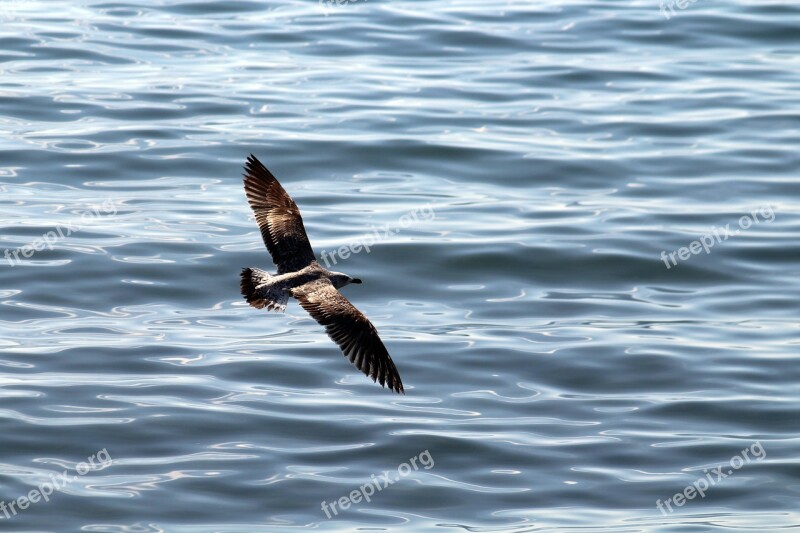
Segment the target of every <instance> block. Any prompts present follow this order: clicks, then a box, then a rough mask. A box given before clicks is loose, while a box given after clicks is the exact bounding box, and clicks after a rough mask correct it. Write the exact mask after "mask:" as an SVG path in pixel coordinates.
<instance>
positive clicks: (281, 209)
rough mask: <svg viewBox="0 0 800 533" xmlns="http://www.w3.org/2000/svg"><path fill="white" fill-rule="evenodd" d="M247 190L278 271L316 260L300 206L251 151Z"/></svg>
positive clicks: (282, 272) (301, 267) (246, 174)
mask: <svg viewBox="0 0 800 533" xmlns="http://www.w3.org/2000/svg"><path fill="white" fill-rule="evenodd" d="M244 191H245V194H247V201H248V202H249V203H250V207H252V208H253V212H254V213H255V215H256V222H257V223H258V227H259V229H260V230H261V237H263V239H264V244H266V245H267V250H269V253H270V255H271V256H272V261H273V262H274V263H275V266H277V267H278V273H279V274H284V273H286V272H294V271H296V270H301V269H303V268H304V267H306V266H308V265H309V264H310V263H311V262H312V261H314V251H313V250H312V249H311V244H310V243H309V242H308V236H307V235H306V228H305V226H303V218H302V217H301V216H300V209H298V208H297V204H296V203H294V200H292V197H291V196H289V194H288V193H287V192H286V191H285V190H284V189H283V187H281V184H280V183H278V180H277V179H275V176H273V175H272V173H271V172H270V171H269V170H267V167H265V166H264V165H262V164H261V161H259V160H258V159H256V157H255V156H254V155H252V154H251V155H250V157H248V158H247V164H246V165H245V175H244Z"/></svg>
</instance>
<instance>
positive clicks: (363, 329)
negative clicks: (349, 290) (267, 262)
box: [292, 278, 404, 393]
mask: <svg viewBox="0 0 800 533" xmlns="http://www.w3.org/2000/svg"><path fill="white" fill-rule="evenodd" d="M292 295H293V296H294V297H295V298H297V301H299V302H300V305H301V306H303V309H305V310H306V311H308V313H309V314H310V315H311V316H312V317H314V320H316V321H317V322H319V323H320V324H322V325H323V326H325V331H326V332H327V333H328V336H329V337H330V338H331V339H333V341H334V342H335V343H336V344H338V345H339V348H341V349H342V353H344V355H345V357H347V358H348V359H349V360H350V362H351V363H353V364H354V365H356V368H358V369H359V370H361V371H362V372H363V373H364V374H366V375H367V376H369V377H371V378H372V381H376V380H377V381H378V382H379V383H380V384H381V387H383V386H384V383H385V384H386V385H387V386H388V387H389V388H390V389H391V390H393V391H395V392H400V393H404V391H403V383H402V382H401V381H400V374H399V373H398V372H397V368H395V366H394V362H392V358H391V356H390V355H389V352H388V351H386V346H384V345H383V341H381V338H380V337H379V336H378V331H377V330H376V329H375V326H373V325H372V322H370V321H369V320H368V319H367V317H365V316H364V314H363V313H362V312H361V311H359V310H358V309H356V308H355V306H354V305H353V304H351V303H350V301H349V300H348V299H347V298H345V297H344V295H343V294H342V293H340V292H339V291H338V290H336V288H335V287H334V286H333V285H332V284H331V282H330V281H329V280H327V279H325V278H320V279H318V280H315V281H311V282H309V283H306V284H304V285H301V286H299V287H297V288H296V289H294V290H292Z"/></svg>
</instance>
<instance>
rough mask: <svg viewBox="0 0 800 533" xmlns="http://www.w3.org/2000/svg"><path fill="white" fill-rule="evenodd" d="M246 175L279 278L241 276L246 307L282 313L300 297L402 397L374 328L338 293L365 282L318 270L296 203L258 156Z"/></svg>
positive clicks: (248, 272) (253, 272) (365, 368)
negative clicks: (289, 302)
mask: <svg viewBox="0 0 800 533" xmlns="http://www.w3.org/2000/svg"><path fill="white" fill-rule="evenodd" d="M245 170H246V173H245V177H244V187H245V193H246V194H247V200H248V202H249V203H250V206H251V207H252V208H253V212H254V213H255V215H256V222H258V225H259V228H260V229H261V236H262V237H263V239H264V243H265V244H266V245H267V249H268V250H269V252H270V254H271V255H272V259H273V261H274V262H275V264H276V266H277V267H278V274H277V275H273V274H269V273H268V272H265V271H263V270H261V269H258V268H245V269H244V270H243V271H242V281H241V288H242V295H243V296H244V297H245V299H246V300H247V303H249V304H250V305H251V306H253V307H255V308H258V309H262V308H265V307H266V308H267V309H268V310H278V311H283V310H284V309H286V304H287V302H288V301H289V297H294V298H296V299H297V300H298V301H299V302H300V305H301V306H302V307H303V308H304V309H305V310H306V311H308V312H309V313H310V314H311V316H312V317H313V318H314V319H315V320H316V321H317V322H319V323H320V324H322V325H323V326H325V329H326V331H327V332H328V335H329V336H330V337H331V339H333V341H334V342H336V344H338V345H339V347H340V348H341V350H342V352H343V353H344V355H345V356H346V357H347V358H348V359H349V360H350V361H351V362H352V363H353V364H355V365H356V367H358V368H359V370H361V371H362V372H364V373H365V374H366V375H367V376H369V377H371V378H372V379H373V381H378V382H380V384H381V386H383V385H384V384H386V385H388V387H389V388H390V389H391V390H393V391H395V392H400V393H402V392H404V391H403V383H402V382H401V381H400V374H399V373H398V372H397V368H395V366H394V363H393V362H392V358H391V357H390V356H389V353H388V352H387V351H386V347H385V346H384V345H383V342H382V341H381V339H380V337H379V336H378V332H377V331H376V330H375V327H374V326H373V325H372V323H371V322H370V321H369V320H368V319H367V318H366V317H365V316H364V315H363V314H362V313H361V312H360V311H359V310H358V309H356V308H355V307H354V306H353V304H351V303H350V302H349V301H348V300H347V298H345V297H344V296H343V295H342V294H341V293H340V292H339V291H338V289H340V288H341V287H344V286H346V285H349V284H350V283H361V280H360V279H356V278H352V277H350V276H348V275H347V274H343V273H341V272H332V271H330V270H328V269H326V268H323V267H322V266H320V265H319V263H317V261H316V259H315V258H314V253H313V251H312V250H311V244H310V243H309V241H308V236H307V235H306V231H305V227H304V226H303V219H302V217H301V216H300V210H299V209H298V208H297V204H295V202H294V200H292V198H291V197H290V196H289V195H288V193H286V191H285V190H284V189H283V187H282V186H281V184H280V183H278V180H277V179H276V178H275V176H273V175H272V173H271V172H270V171H269V170H267V168H266V167H265V166H264V165H262V164H261V162H260V161H258V159H256V158H255V156H253V155H251V156H250V157H249V158H248V160H247V165H246V166H245Z"/></svg>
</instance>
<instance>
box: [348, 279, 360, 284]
mask: <svg viewBox="0 0 800 533" xmlns="http://www.w3.org/2000/svg"><path fill="white" fill-rule="evenodd" d="M350 283H359V284H360V283H361V280H360V279H358V278H353V279H351V280H350Z"/></svg>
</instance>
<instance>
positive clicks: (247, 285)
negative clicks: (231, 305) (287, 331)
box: [241, 268, 289, 311]
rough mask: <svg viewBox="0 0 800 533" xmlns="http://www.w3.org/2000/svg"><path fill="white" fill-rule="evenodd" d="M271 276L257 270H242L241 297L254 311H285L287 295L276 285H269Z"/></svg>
mask: <svg viewBox="0 0 800 533" xmlns="http://www.w3.org/2000/svg"><path fill="white" fill-rule="evenodd" d="M270 278H272V276H271V275H270V274H268V273H267V272H264V271H263V270H259V269H257V268H245V269H242V283H241V287H242V296H244V299H245V300H247V303H249V304H250V305H252V306H253V307H255V308H256V309H263V308H264V307H266V308H268V309H269V310H273V309H275V310H279V311H282V310H284V309H286V302H287V301H288V299H289V298H288V294H286V292H285V291H284V290H283V289H282V288H281V287H279V286H277V285H279V284H277V283H273V284H270V283H269V281H270Z"/></svg>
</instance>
